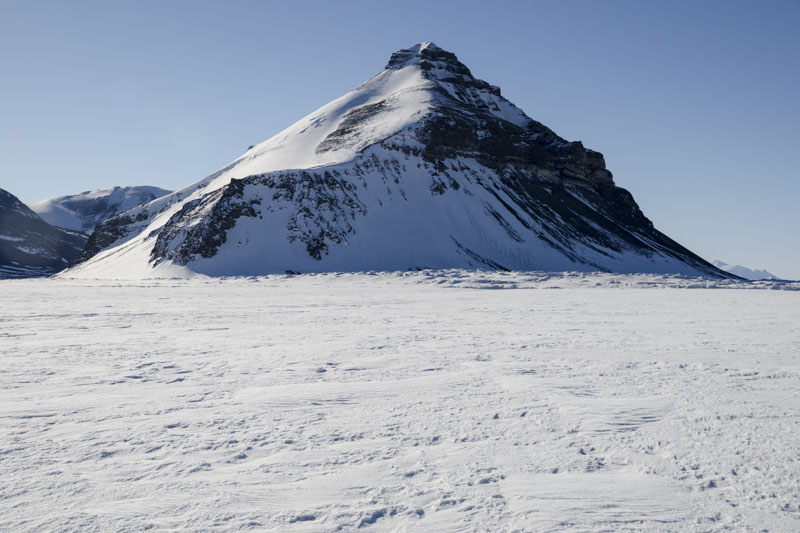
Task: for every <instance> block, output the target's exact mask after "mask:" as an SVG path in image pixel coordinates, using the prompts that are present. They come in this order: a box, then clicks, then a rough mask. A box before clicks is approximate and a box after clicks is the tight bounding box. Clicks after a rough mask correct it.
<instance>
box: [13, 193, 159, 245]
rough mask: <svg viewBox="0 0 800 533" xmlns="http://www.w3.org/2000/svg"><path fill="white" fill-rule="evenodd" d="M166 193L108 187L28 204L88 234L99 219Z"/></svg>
mask: <svg viewBox="0 0 800 533" xmlns="http://www.w3.org/2000/svg"><path fill="white" fill-rule="evenodd" d="M169 193H170V191H168V190H166V189H161V188H159V187H149V186H139V187H112V188H109V189H98V190H94V191H84V192H82V193H79V194H71V195H67V196H59V197H57V198H50V199H48V200H42V201H41V202H36V203H34V204H30V205H29V207H30V208H31V209H32V210H33V211H34V212H35V213H36V214H37V215H39V216H40V217H42V218H43V219H44V220H45V221H46V222H48V223H49V224H52V225H53V226H57V227H59V228H63V229H67V230H71V231H80V232H82V233H86V234H89V233H91V232H92V231H94V228H95V226H97V224H99V223H100V222H102V221H104V220H106V219H108V218H111V217H113V216H116V215H118V214H120V213H124V212H125V211H128V210H129V209H133V208H134V207H137V206H139V205H142V204H146V203H147V202H150V201H152V200H155V199H156V198H159V197H161V196H164V195H165V194H169Z"/></svg>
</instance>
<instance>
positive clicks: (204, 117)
mask: <svg viewBox="0 0 800 533" xmlns="http://www.w3.org/2000/svg"><path fill="white" fill-rule="evenodd" d="M798 28H800V0H773V1H764V2H756V1H752V2H738V1H732V0H728V1H710V0H707V1H702V2H694V1H692V2H689V1H668V2H667V1H664V2H640V1H630V2H629V1H604V2H600V1H585V2H581V1H571V2H556V1H548V2H536V1H519V2H513V1H507V2H503V1H496V2H472V1H458V2H444V1H442V2H435V1H427V2H415V1H403V2H381V1H376V0H373V1H369V2H361V1H351V2H344V1H343V2H322V1H320V2H304V1H293V2H277V1H276V2H268V1H261V2H245V1H234V0H230V1H226V2H201V1H178V0H172V1H146V0H143V1H137V2H121V1H120V2H117V1H113V0H105V1H98V2H88V1H82V0H71V1H70V2H62V1H58V2H40V1H36V0H30V1H21V0H19V1H17V0H14V1H11V0H8V1H6V0H0V50H3V52H2V53H1V54H0V72H2V80H3V81H2V83H0V117H1V118H0V188H4V189H7V190H9V191H10V192H12V193H14V194H16V195H17V196H19V197H20V198H21V199H22V200H24V201H29V202H32V201H37V200H41V199H44V198H48V197H51V196H57V195H61V194H69V193H75V192H80V191H83V190H87V189H93V188H101V187H109V186H113V185H158V186H161V187H165V188H173V189H174V188H180V187H183V186H186V185H189V184H191V183H192V182H194V181H197V180H198V179H200V178H202V177H204V176H206V175H208V174H210V173H211V172H213V171H214V170H216V169H217V168H219V167H221V166H223V165H224V164H225V163H227V162H228V161H230V160H232V159H234V158H236V157H238V156H239V155H240V154H241V153H242V152H243V151H244V150H245V149H246V148H247V147H248V146H249V145H251V144H254V143H257V142H260V141H262V140H265V139H267V138H269V137H271V136H272V135H274V134H275V133H277V132H279V131H280V130H282V129H283V128H285V127H286V126H288V125H290V124H292V123H293V122H295V121H296V120H298V119H300V118H301V117H303V116H305V115H306V114H308V113H310V112H311V111H313V110H314V109H316V108H317V107H319V106H321V105H323V104H325V103H327V102H328V101H330V100H332V99H334V98H336V97H338V96H340V95H342V94H344V93H346V92H348V91H349V90H351V89H353V88H355V87H356V86H357V85H359V84H360V83H361V82H363V81H365V80H366V79H368V78H369V77H371V76H372V75H374V74H375V73H377V72H378V71H379V70H380V69H381V68H382V67H383V66H384V65H385V63H386V61H387V60H388V58H389V56H390V55H391V53H392V52H393V51H395V50H397V49H400V48H405V47H408V46H410V45H412V44H414V43H416V42H419V41H434V42H436V43H437V44H438V45H439V46H441V47H443V48H445V49H448V50H450V51H452V52H454V53H456V54H457V55H458V56H459V58H460V59H461V60H462V61H463V62H464V63H465V64H466V65H467V66H468V67H470V69H471V70H472V72H473V74H475V75H476V76H478V77H479V78H482V79H485V80H487V81H489V82H490V83H493V84H495V85H499V86H500V87H502V89H503V94H504V96H506V97H507V98H509V99H510V100H511V101H512V102H514V103H516V104H517V105H518V106H519V107H521V108H522V109H523V110H524V111H525V112H526V113H527V114H528V115H530V116H532V117H533V118H535V119H537V120H539V121H541V122H543V123H544V124H546V125H548V126H549V127H551V128H552V129H553V130H555V131H556V133H558V134H559V135H561V136H562V137H565V138H567V139H569V140H581V141H583V143H584V144H585V145H586V146H587V147H589V148H592V149H594V150H597V151H600V152H602V153H603V154H604V155H605V157H606V162H607V164H608V167H609V169H610V170H611V171H612V172H613V173H614V176H615V181H616V182H617V184H618V185H619V186H622V187H625V188H627V189H629V190H630V191H631V192H632V193H633V195H634V197H635V198H636V200H637V202H638V203H639V205H640V206H641V207H642V209H643V211H644V212H645V214H646V215H647V216H648V217H650V219H651V220H653V222H654V223H655V225H656V227H658V228H659V229H661V230H662V231H664V232H665V233H667V234H668V235H669V236H671V237H672V238H674V239H676V240H677V241H679V242H681V243H682V244H684V245H686V246H687V247H689V248H690V249H692V250H694V251H695V252H697V253H699V254H700V255H702V256H703V257H705V258H707V259H722V260H724V261H727V262H729V263H739V264H744V265H747V266H749V267H753V268H766V269H768V270H770V271H772V272H774V273H775V274H778V275H781V276H785V277H792V278H795V279H800V235H798V231H800V209H798V203H800V180H799V179H798V178H800V175H799V174H800V101H799V99H798V94H800V66H798V65H800V31H799V30H798Z"/></svg>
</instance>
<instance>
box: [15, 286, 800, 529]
mask: <svg viewBox="0 0 800 533" xmlns="http://www.w3.org/2000/svg"><path fill="white" fill-rule="evenodd" d="M736 287H739V288H736ZM771 289H784V290H771ZM798 289H800V284H796V283H795V284H787V283H776V282H757V283H740V284H737V283H736V282H731V281H706V280H697V279H690V278H675V277H666V276H653V275H650V276H623V275H604V274H564V275H550V274H537V273H527V274H519V273H516V274H514V273H506V274H503V273H467V272H458V271H452V272H439V273H431V272H421V273H414V274H383V275H380V274H379V275H369V274H349V275H338V276H337V275H317V276H312V275H309V276H298V277H285V276H275V277H266V278H247V279H243V278H239V279H202V278H201V279H193V280H148V281H138V282H113V281H102V282H100V281H85V280H63V279H60V280H46V279H45V280H42V279H39V280H14V281H4V282H0V291H2V297H3V313H2V316H0V357H2V360H1V364H0V372H1V373H0V379H1V380H2V381H0V388H1V389H2V396H0V479H2V483H0V530H2V531H15V532H19V531H77V530H80V531H87V530H89V531H94V530H97V531H141V530H144V529H146V528H153V529H155V530H173V531H175V530H181V531H183V530H190V531H231V530H274V531H334V530H345V531H346V530H351V529H356V528H359V527H361V528H363V529H364V530H374V531H393V530H398V531H404V530H408V531H455V530H458V531H506V530H508V531H517V530H518V531H546V530H604V529H605V530H613V531H619V530H647V531H658V530H665V531H709V530H711V531H713V530H722V529H726V528H727V529H734V530H761V529H768V530H771V531H797V530H799V529H800V507H798V505H799V504H800V439H799V438H798V435H800V305H799V304H800V292H797V290H798Z"/></svg>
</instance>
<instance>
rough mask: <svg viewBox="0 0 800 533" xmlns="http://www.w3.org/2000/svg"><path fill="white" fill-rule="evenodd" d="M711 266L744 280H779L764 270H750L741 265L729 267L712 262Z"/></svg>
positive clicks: (718, 262) (722, 263)
mask: <svg viewBox="0 0 800 533" xmlns="http://www.w3.org/2000/svg"><path fill="white" fill-rule="evenodd" d="M712 264H713V265H714V266H715V267H717V268H719V269H720V270H724V271H725V272H730V273H731V274H734V275H736V276H739V277H740V278H744V279H753V280H758V279H781V278H779V277H778V276H776V275H775V274H772V273H770V272H767V271H766V270H752V269H750V268H747V267H744V266H742V265H729V264H728V263H724V262H722V261H712Z"/></svg>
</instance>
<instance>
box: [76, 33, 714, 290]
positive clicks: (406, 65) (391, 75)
mask: <svg viewBox="0 0 800 533" xmlns="http://www.w3.org/2000/svg"><path fill="white" fill-rule="evenodd" d="M123 250H124V251H123ZM80 261H83V263H81V264H79V265H78V266H76V267H75V268H74V269H73V270H72V271H71V273H72V274H74V273H76V272H78V271H80V272H82V273H83V274H85V275H87V276H95V277H96V276H98V275H111V276H115V277H116V276H119V275H120V273H121V272H123V271H124V272H126V273H127V275H130V276H133V277H138V276H145V277H148V276H151V275H159V274H156V271H158V272H159V273H161V274H168V275H170V276H172V275H184V274H186V275H193V274H192V273H202V274H209V275H254V274H266V273H281V272H286V271H292V272H326V271H362V270H406V269H409V268H411V269H417V268H493V269H506V270H515V269H519V270H532V269H533V270H535V269H545V270H607V271H614V272H682V273H692V274H698V273H701V274H706V275H711V276H725V275H726V274H724V273H723V272H721V271H719V270H717V269H716V268H714V267H713V266H711V265H710V264H708V263H706V262H705V261H703V260H702V259H701V258H699V257H697V256H696V255H694V254H692V253H691V252H690V251H689V250H687V249H685V248H683V247H682V246H680V245H679V244H678V243H676V242H674V241H672V240H671V239H669V238H668V237H667V236H665V235H663V234H662V233H660V232H658V231H657V230H656V229H655V228H654V227H653V224H652V222H650V221H649V220H648V219H647V218H646V217H645V216H644V214H643V213H642V212H641V210H640V209H639V207H638V206H637V205H636V202H635V201H634V200H633V197H632V196H631V195H630V193H628V192H627V191H625V190H624V189H620V188H618V187H616V185H615V184H614V181H613V178H612V175H611V172H609V171H608V170H607V169H606V167H605V161H604V159H603V156H602V154H600V153H598V152H593V151H591V150H588V149H586V148H584V146H583V145H582V144H581V143H580V142H568V141H566V140H565V139H562V138H561V137H559V136H558V135H556V134H555V133H554V132H553V131H552V130H550V129H549V128H547V127H546V126H544V125H543V124H541V123H539V122H536V121H535V120H533V119H531V118H530V117H528V116H527V115H526V114H525V113H524V112H523V111H522V110H521V109H519V108H518V107H516V106H515V105H514V104H513V103H511V102H510V101H508V100H507V99H506V98H504V97H503V96H502V95H501V94H500V89H499V88H497V87H495V86H493V85H490V84H489V83H487V82H486V81H483V80H480V79H477V78H475V77H474V76H473V75H472V74H471V73H470V71H469V69H468V68H467V67H466V66H464V64H463V63H461V62H460V61H459V60H458V58H457V57H456V55H455V54H453V53H451V52H448V51H447V50H443V49H442V48H440V47H439V46H437V45H435V44H433V43H431V42H422V43H418V44H415V45H414V46H412V47H410V48H406V49H403V50H399V51H397V52H395V53H394V54H392V56H391V59H390V60H389V63H388V64H387V65H386V68H385V69H383V70H382V71H380V72H378V73H377V74H376V75H375V76H373V77H372V78H370V79H369V80H367V81H366V82H364V83H362V84H361V85H360V86H358V87H356V88H355V89H354V90H353V91H351V92H349V93H347V94H345V95H343V96H341V97H340V98H337V99H335V100H333V101H331V102H330V103H328V104H326V105H325V106H323V107H321V108H319V109H318V110H316V111H314V112H313V113H311V114H309V115H308V116H306V117H305V118H302V119H300V120H299V121H298V122H297V123H295V124H294V125H292V126H290V127H289V128H287V129H285V130H284V131H282V132H280V133H278V134H277V135H275V136H274V137H272V138H270V139H268V140H266V141H264V142H262V143H259V144H257V145H254V146H252V147H250V148H249V149H248V150H247V152H245V153H244V154H243V155H242V156H241V157H240V158H238V159H236V160H234V161H233V162H231V163H230V164H229V165H227V166H226V167H224V168H222V169H220V170H219V171H217V172H215V173H213V174H211V175H210V176H208V177H206V178H205V179H203V180H201V181H199V182H197V183H195V184H194V185H191V186H189V187H187V188H185V189H183V190H181V191H177V192H175V193H173V194H171V195H167V196H164V197H162V198H160V199H157V200H154V201H152V202H150V203H148V204H146V205H143V206H140V207H137V208H134V209H132V210H129V211H127V212H125V213H123V214H120V215H118V216H117V217H115V218H112V219H109V220H106V221H105V222H103V223H102V224H100V225H99V226H98V227H97V228H96V230H95V231H94V233H93V234H92V235H91V237H90V239H89V242H88V243H87V246H86V248H85V249H84V252H83V254H82V255H81V258H80ZM83 274H82V275H83Z"/></svg>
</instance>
